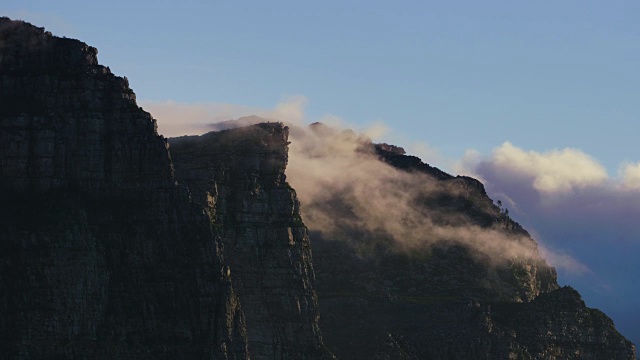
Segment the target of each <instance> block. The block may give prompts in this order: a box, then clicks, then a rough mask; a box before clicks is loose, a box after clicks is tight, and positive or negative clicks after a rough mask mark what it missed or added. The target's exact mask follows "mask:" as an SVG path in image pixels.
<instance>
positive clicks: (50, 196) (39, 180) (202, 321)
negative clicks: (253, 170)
mask: <svg viewBox="0 0 640 360" xmlns="http://www.w3.org/2000/svg"><path fill="white" fill-rule="evenodd" d="M96 54H97V51H96V49H95V48H92V47H90V46H88V45H86V44H84V43H82V42H79V41H77V40H71V39H61V38H57V37H54V36H52V35H51V34H49V33H47V32H45V31H44V30H43V29H41V28H36V27H34V26H32V25H30V24H27V23H24V22H21V21H11V20H9V19H7V18H0V104H2V106H0V198H1V199H2V201H1V202H0V229H2V230H1V232H0V358H2V359H45V358H46V359H51V358H60V359H71V358H73V359H115V358H117V359H212V358H217V359H246V358H248V353H247V344H246V335H245V324H244V317H243V314H242V311H241V310H240V305H239V302H238V299H237V298H236V296H235V295H234V292H233V288H232V286H231V282H230V278H229V276H228V274H227V273H226V271H225V270H224V269H225V264H224V262H223V259H222V250H221V243H220V239H219V237H217V235H216V234H215V232H214V230H213V229H212V227H211V224H210V220H209V217H208V216H207V214H206V213H204V212H203V210H202V208H201V207H199V206H197V205H195V204H193V203H191V202H190V200H189V195H188V192H187V190H186V189H184V188H180V187H178V186H177V183H176V180H175V178H174V177H173V170H172V165H171V160H170V157H169V152H168V150H167V147H166V142H165V140H164V139H163V138H162V137H161V136H159V135H158V134H157V132H156V130H155V121H154V120H153V119H152V118H151V116H150V115H149V114H148V113H146V112H144V111H143V110H142V109H140V108H139V107H138V106H137V105H136V102H135V96H134V94H133V92H132V91H131V89H130V88H129V87H128V84H127V81H126V79H123V78H120V77H116V76H114V75H112V74H111V73H110V71H109V69H108V68H105V67H103V66H100V65H98V61H97V58H96Z"/></svg>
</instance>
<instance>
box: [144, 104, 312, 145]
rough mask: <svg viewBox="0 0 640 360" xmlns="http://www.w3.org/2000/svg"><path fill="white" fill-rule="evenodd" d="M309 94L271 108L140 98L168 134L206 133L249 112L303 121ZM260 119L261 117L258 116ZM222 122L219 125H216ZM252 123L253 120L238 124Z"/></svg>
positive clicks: (293, 122) (292, 120) (220, 128)
mask: <svg viewBox="0 0 640 360" xmlns="http://www.w3.org/2000/svg"><path fill="white" fill-rule="evenodd" d="M306 104H307V98H305V97H304V96H300V95H297V96H291V97H288V98H285V99H284V100H283V101H281V102H279V103H278V104H276V105H275V106H274V107H273V108H271V109H263V108H256V107H250V106H244V105H237V104H228V103H195V104H193V103H180V102H175V101H172V100H167V101H140V105H141V106H142V107H143V108H144V109H145V110H146V111H148V112H150V113H151V114H152V115H153V116H154V118H156V120H157V121H158V132H159V133H160V134H162V135H164V136H166V137H172V136H180V135H195V134H203V133H205V132H208V131H212V130H222V129H224V128H225V127H224V122H225V121H228V120H230V119H237V118H241V117H243V116H246V115H247V114H253V115H257V116H258V117H260V118H262V119H259V118H255V119H256V121H264V119H278V121H283V122H286V123H290V124H301V123H302V121H303V119H304V107H305V106H306ZM258 119H259V120H258ZM216 124H218V125H216ZM244 125H252V124H251V123H250V122H248V121H247V122H246V123H242V124H237V126H244Z"/></svg>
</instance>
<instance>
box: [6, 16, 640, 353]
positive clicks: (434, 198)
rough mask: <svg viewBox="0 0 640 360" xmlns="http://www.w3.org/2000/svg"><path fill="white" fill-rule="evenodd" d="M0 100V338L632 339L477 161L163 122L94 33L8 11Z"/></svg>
mask: <svg viewBox="0 0 640 360" xmlns="http://www.w3.org/2000/svg"><path fill="white" fill-rule="evenodd" d="M0 104H2V106H0V199H2V201H1V202H0V359H50V358H55V359H112V358H117V359H249V358H253V359H331V358H334V355H335V356H337V357H338V358H342V359H376V358H377V359H396V358H397V359H425V358H434V359H445V358H446V359H449V358H454V359H494V358H514V359H527V358H541V359H565V358H580V359H633V358H634V357H635V347H634V346H633V345H632V344H631V343H630V342H628V341H627V340H626V339H624V337H622V336H621V335H620V334H619V333H618V332H617V331H616V330H615V327H614V325H613V323H612V322H611V320H610V319H609V318H608V317H606V315H604V314H603V313H601V312H599V311H598V310H594V309H589V308H587V307H586V306H585V304H584V302H583V301H582V299H581V297H580V295H579V294H578V293H577V292H576V291H575V290H573V289H571V288H569V287H562V288H560V287H559V286H558V284H557V281H556V273H555V270H554V269H553V268H552V267H551V266H549V265H548V264H547V263H546V262H545V261H544V260H543V259H542V258H541V257H540V255H539V252H538V248H537V244H536V243H535V241H534V240H533V239H532V238H531V237H530V236H529V234H528V233H527V232H526V230H524V229H523V228H522V227H521V226H520V225H519V224H518V223H517V222H515V221H514V220H512V219H511V218H510V217H509V216H508V211H507V210H506V209H504V208H502V207H501V206H496V205H494V204H493V201H492V200H491V199H490V198H489V197H488V196H487V194H486V193H485V191H484V187H483V185H482V184H481V183H480V182H479V181H477V180H474V179H471V178H468V177H454V176H451V175H449V174H446V173H444V172H442V171H440V170H438V169H437V168H434V167H432V166H430V165H427V164H424V163H423V162H422V161H420V159H418V158H416V157H411V156H407V155H406V154H404V151H403V150H402V148H399V147H396V146H393V145H387V144H373V143H372V142H371V141H370V140H369V139H367V138H365V137H363V136H360V135H358V134H356V133H354V132H352V131H337V130H334V129H331V128H329V127H327V126H324V125H322V124H312V125H311V126H310V127H309V128H300V127H294V126H285V125H284V124H282V123H279V122H268V121H265V120H264V119H260V118H257V117H251V118H245V119H244V120H242V119H241V121H235V122H227V123H225V124H224V125H223V127H222V128H221V129H224V130H223V131H218V132H211V133H208V134H204V135H201V136H185V137H179V138H173V139H169V140H166V139H164V138H163V137H162V136H160V135H158V133H157V129H156V123H155V120H154V119H153V118H152V117H151V115H150V114H148V113H146V112H145V111H144V110H142V109H141V108H139V107H138V106H137V104H136V101H135V94H134V93H133V91H132V90H131V89H130V88H129V86H128V83H127V80H126V78H120V77H117V76H115V75H113V74H111V72H110V71H109V69H108V68H106V67H104V66H101V65H99V64H98V61H97V50H96V49H95V48H92V47H90V46H88V45H86V44H84V43H82V42H80V41H77V40H72V39H62V38H57V37H55V36H52V35H51V34H50V33H48V32H46V31H44V29H42V28H37V27H34V26H32V25H30V24H27V23H24V22H21V21H12V20H10V19H7V18H0ZM263 121H265V122H264V123H261V122H263ZM252 124H255V125H252ZM237 125H241V126H240V127H237ZM294 188H295V190H294Z"/></svg>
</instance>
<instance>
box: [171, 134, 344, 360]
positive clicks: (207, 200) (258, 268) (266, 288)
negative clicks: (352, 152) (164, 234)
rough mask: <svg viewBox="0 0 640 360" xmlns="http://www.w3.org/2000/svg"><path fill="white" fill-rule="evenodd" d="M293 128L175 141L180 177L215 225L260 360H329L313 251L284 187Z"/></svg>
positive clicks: (291, 196) (293, 196) (292, 198)
mask: <svg viewBox="0 0 640 360" xmlns="http://www.w3.org/2000/svg"><path fill="white" fill-rule="evenodd" d="M287 138H288V128H287V127H285V126H283V125H282V124H281V123H268V124H259V125H254V126H249V127H245V128H239V129H231V130H225V131H221V132H217V133H216V132H213V133H208V134H205V135H202V136H186V137H180V138H172V139H170V140H169V142H170V144H171V154H172V157H173V160H174V165H175V169H176V176H177V178H178V179H179V180H180V181H181V182H182V183H185V184H187V185H188V186H189V188H190V189H191V191H192V193H193V196H194V199H196V201H197V202H199V203H201V204H202V205H204V206H205V207H206V208H207V209H208V211H209V212H210V214H211V217H212V219H215V221H214V226H215V227H216V228H217V229H218V231H219V232H220V234H221V236H222V238H223V240H224V245H225V256H226V259H227V261H228V262H229V264H230V267H231V271H232V274H233V279H234V287H235V289H236V291H237V293H238V296H239V298H240V301H241V303H242V306H243V309H244V312H245V315H246V319H247V327H248V339H249V350H250V352H251V354H252V356H253V357H255V358H259V359H319V358H331V357H332V355H331V354H330V353H329V352H328V351H327V349H326V348H325V347H324V345H323V342H322V337H321V333H320V329H319V327H318V318H319V314H318V298H317V295H316V291H315V275H314V272H313V265H312V258H311V245H310V243H309V238H308V237H307V228H306V227H305V225H304V223H303V222H302V219H301V217H300V211H299V207H300V205H299V202H298V199H297V197H296V193H295V191H294V190H293V189H292V188H291V187H290V186H289V184H288V183H287V182H286V177H285V174H284V173H285V167H286V165H287V151H288V139H287Z"/></svg>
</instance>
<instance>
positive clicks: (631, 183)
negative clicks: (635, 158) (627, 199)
mask: <svg viewBox="0 0 640 360" xmlns="http://www.w3.org/2000/svg"><path fill="white" fill-rule="evenodd" d="M620 173H621V174H620V177H621V181H622V186H623V187H624V188H625V189H629V190H640V162H637V163H635V164H629V163H627V164H623V165H622V167H621V171H620Z"/></svg>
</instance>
